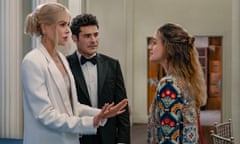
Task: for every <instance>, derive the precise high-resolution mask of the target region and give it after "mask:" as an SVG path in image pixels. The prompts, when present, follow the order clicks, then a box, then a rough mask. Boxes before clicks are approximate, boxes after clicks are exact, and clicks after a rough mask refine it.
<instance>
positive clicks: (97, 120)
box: [93, 115, 101, 127]
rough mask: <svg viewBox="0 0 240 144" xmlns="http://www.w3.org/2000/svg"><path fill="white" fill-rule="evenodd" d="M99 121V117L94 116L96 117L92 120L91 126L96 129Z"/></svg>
mask: <svg viewBox="0 0 240 144" xmlns="http://www.w3.org/2000/svg"><path fill="white" fill-rule="evenodd" d="M100 120H101V119H100V118H99V115H96V116H95V117H94V118H93V126H94V127H98V125H99V122H100Z"/></svg>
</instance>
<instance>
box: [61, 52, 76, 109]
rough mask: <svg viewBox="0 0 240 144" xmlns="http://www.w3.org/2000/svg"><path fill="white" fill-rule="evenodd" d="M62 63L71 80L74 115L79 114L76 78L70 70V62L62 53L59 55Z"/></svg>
mask: <svg viewBox="0 0 240 144" xmlns="http://www.w3.org/2000/svg"><path fill="white" fill-rule="evenodd" d="M59 56H60V58H61V60H62V62H63V65H64V67H65V69H66V71H67V73H68V76H69V80H70V85H71V97H72V99H71V100H72V102H71V104H72V108H73V113H74V114H77V108H76V107H77V105H76V102H77V101H78V100H77V90H76V86H75V80H74V77H73V75H72V71H71V70H70V67H69V64H68V62H67V61H66V58H65V57H64V56H63V55H62V54H61V53H60V54H59Z"/></svg>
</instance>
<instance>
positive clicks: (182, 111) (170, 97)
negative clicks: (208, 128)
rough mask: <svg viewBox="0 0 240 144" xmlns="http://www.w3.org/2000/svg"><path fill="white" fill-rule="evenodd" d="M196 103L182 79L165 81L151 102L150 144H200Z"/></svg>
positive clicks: (169, 77) (168, 78)
mask: <svg viewBox="0 0 240 144" xmlns="http://www.w3.org/2000/svg"><path fill="white" fill-rule="evenodd" d="M196 110H197V109H196V106H195V100H194V99H192V98H191V97H190V95H189V91H188V84H186V83H185V82H184V81H183V80H182V79H181V78H176V77H173V76H167V77H164V78H163V79H162V80H161V81H160V83H159V85H158V87H157V91H156V96H155V98H154V100H153V102H152V105H151V109H150V112H149V121H148V143H149V144H197V143H198V123H197V111H196Z"/></svg>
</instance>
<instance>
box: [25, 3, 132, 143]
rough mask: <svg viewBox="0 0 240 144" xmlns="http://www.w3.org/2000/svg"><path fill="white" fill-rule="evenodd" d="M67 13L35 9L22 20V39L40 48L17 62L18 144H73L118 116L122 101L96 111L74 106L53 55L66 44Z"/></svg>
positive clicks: (71, 87) (56, 7)
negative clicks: (36, 41)
mask: <svg viewBox="0 0 240 144" xmlns="http://www.w3.org/2000/svg"><path fill="white" fill-rule="evenodd" d="M69 23H70V13H69V11H68V9H66V8H65V7H64V6H63V5H61V4H59V3H45V4H42V5H39V6H38V7H37V8H36V9H35V10H34V11H33V12H32V13H30V14H29V15H28V16H27V17H26V33H27V34H31V35H36V36H39V37H40V39H41V44H40V46H39V47H38V48H35V49H33V50H32V51H30V52H29V53H28V54H27V55H26V56H25V57H24V59H23V61H22V83H23V90H24V139H23V143H24V144H79V135H81V134H96V131H97V127H98V126H100V125H101V126H103V125H104V124H105V123H106V121H107V118H109V117H113V116H115V115H118V114H121V113H122V112H124V111H125V110H124V107H126V105H127V100H126V99H124V100H122V101H121V102H119V103H118V104H117V105H115V106H114V104H105V105H104V106H103V108H102V110H100V109H96V108H91V107H89V106H86V105H82V104H80V103H78V100H77V96H76V88H75V82H74V79H73V76H72V73H71V70H70V68H69V65H68V62H67V61H66V58H65V57H64V56H63V55H62V54H61V53H60V52H58V51H57V50H56V46H57V45H65V44H66V43H67V41H68V39H69V34H70V29H69Z"/></svg>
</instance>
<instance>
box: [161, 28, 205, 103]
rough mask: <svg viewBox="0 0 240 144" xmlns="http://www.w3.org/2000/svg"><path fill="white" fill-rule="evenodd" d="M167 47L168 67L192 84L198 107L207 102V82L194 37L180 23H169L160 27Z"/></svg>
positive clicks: (191, 87) (193, 95) (192, 92)
mask: <svg viewBox="0 0 240 144" xmlns="http://www.w3.org/2000/svg"><path fill="white" fill-rule="evenodd" d="M158 34H159V36H160V38H161V39H162V42H163V46H164V48H165V49H166V53H165V55H166V59H167V64H168V68H169V69H170V70H171V72H172V73H173V74H176V75H180V76H182V77H183V78H184V80H185V82H186V83H189V84H190V88H189V90H190V93H191V96H192V97H193V98H195V99H196V105H197V107H200V106H203V105H205V103H206V95H207V94H206V83H205V80H204V76H203V71H202V67H201V65H200V62H199V59H198V52H197V49H196V48H195V46H194V37H192V36H190V35H189V34H188V33H187V31H186V30H184V29H183V28H182V27H181V26H180V25H177V24H172V23H167V24H165V25H163V26H161V27H160V28H159V29H158Z"/></svg>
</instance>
